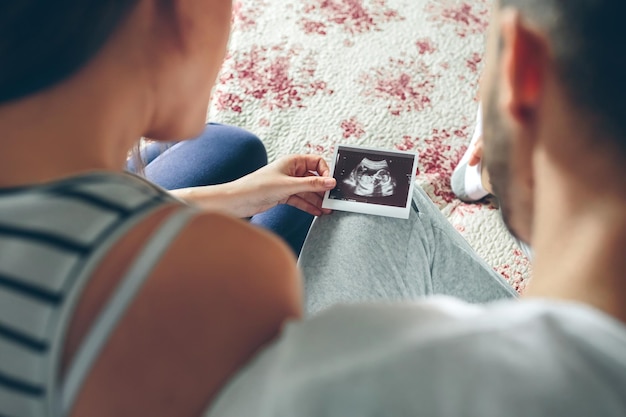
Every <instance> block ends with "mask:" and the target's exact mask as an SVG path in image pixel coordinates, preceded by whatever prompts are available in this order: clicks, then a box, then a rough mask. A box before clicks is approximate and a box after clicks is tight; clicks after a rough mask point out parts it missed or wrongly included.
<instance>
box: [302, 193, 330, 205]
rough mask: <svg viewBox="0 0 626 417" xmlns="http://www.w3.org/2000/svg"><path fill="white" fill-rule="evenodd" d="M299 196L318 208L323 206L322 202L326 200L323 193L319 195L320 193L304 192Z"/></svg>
mask: <svg viewBox="0 0 626 417" xmlns="http://www.w3.org/2000/svg"><path fill="white" fill-rule="evenodd" d="M298 197H300V198H302V199H304V200H306V201H308V202H309V203H311V204H313V205H314V206H315V207H317V208H322V202H323V201H324V195H323V194H322V195H319V194H318V193H302V194H298Z"/></svg>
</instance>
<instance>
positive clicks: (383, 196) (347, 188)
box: [325, 146, 417, 217]
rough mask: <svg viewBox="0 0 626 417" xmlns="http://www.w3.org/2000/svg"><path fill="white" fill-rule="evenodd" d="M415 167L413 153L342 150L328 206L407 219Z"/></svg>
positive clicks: (340, 150)
mask: <svg viewBox="0 0 626 417" xmlns="http://www.w3.org/2000/svg"><path fill="white" fill-rule="evenodd" d="M416 163H417V155H415V154H414V153H409V152H399V151H382V150H374V149H367V148H358V147H349V146H339V147H338V148H337V151H336V156H335V165H334V170H333V176H334V177H335V179H336V180H337V186H336V187H335V189H333V190H331V191H330V192H328V193H327V196H326V198H325V203H326V204H325V206H326V207H328V208H331V209H338V210H347V211H356V212H360V213H368V214H380V215H390V216H392V217H404V214H405V212H406V213H407V217H408V207H409V202H410V199H409V197H410V192H411V190H412V183H413V176H414V174H415V170H416ZM351 203H354V204H351ZM375 206H379V207H380V208H378V209H377V208H375ZM385 207H387V208H388V209H385ZM394 209H395V210H396V211H394ZM405 209H406V210H405ZM397 210H401V211H397Z"/></svg>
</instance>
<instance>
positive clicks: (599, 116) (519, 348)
mask: <svg viewBox="0 0 626 417" xmlns="http://www.w3.org/2000/svg"><path fill="white" fill-rule="evenodd" d="M495 9H496V10H495V11H494V14H493V18H492V20H491V31H490V32H491V33H490V36H489V42H488V52H487V66H486V74H485V80H484V84H483V87H482V94H483V103H484V114H483V115H484V155H483V163H484V164H485V165H486V168H487V170H488V172H489V175H490V177H491V183H492V185H493V189H494V193H495V194H496V195H498V196H499V198H500V203H501V207H502V214H503V217H504V219H505V222H506V223H507V225H508V227H509V228H510V230H511V232H512V233H513V234H514V235H515V236H516V237H517V238H519V239H520V240H521V241H523V242H526V243H529V244H531V245H532V247H533V250H534V265H533V278H532V282H531V284H530V285H529V287H528V288H527V290H526V292H525V294H524V297H523V298H522V299H521V300H516V299H508V300H502V299H506V298H510V297H514V294H513V292H512V291H511V289H510V288H509V287H507V286H506V284H505V283H504V282H503V281H502V280H501V279H500V278H499V277H498V276H497V275H496V274H494V273H493V272H492V271H490V269H489V267H488V266H486V265H485V264H484V263H483V262H482V261H480V260H479V259H478V258H477V256H476V255H475V254H474V253H473V251H472V250H471V249H470V248H469V246H467V244H466V243H465V242H464V241H463V240H462V239H461V238H460V236H459V235H458V234H456V232H455V231H454V229H452V227H451V226H450V225H449V224H448V223H447V222H446V221H445V219H444V218H443V217H442V216H441V215H440V213H439V212H438V211H437V210H436V209H435V208H434V207H433V206H432V204H430V202H429V201H428V200H427V198H426V197H425V196H424V194H423V193H422V192H421V191H418V192H417V193H416V194H415V197H414V199H413V203H414V204H413V212H412V213H411V217H410V219H409V221H408V222H407V221H402V220H396V219H386V218H380V217H373V216H364V215H357V214H349V213H336V214H334V215H333V216H326V217H324V218H320V219H318V220H317V221H316V224H315V225H314V227H313V229H312V231H311V233H310V236H309V238H308V239H307V242H306V244H305V248H304V251H303V254H302V258H301V267H302V268H303V271H304V273H305V276H306V282H305V288H306V293H307V307H308V310H309V312H310V313H314V312H318V311H321V310H325V309H326V308H327V307H330V306H331V305H333V304H336V303H338V302H347V301H367V300H381V299H384V300H418V301H416V302H413V303H404V304H396V305H388V304H387V305H381V304H373V305H352V306H336V307H332V308H330V309H328V310H326V311H323V312H321V313H320V314H318V315H316V316H315V317H313V318H311V319H308V320H305V321H304V322H302V323H294V324H291V325H289V326H288V327H287V328H286V330H285V331H284V334H283V335H282V337H281V338H280V340H278V341H277V342H276V343H275V344H274V345H273V346H271V347H269V348H268V349H266V350H265V351H264V352H263V353H261V354H260V355H259V357H258V358H257V359H256V360H255V361H253V363H252V364H250V365H249V366H248V367H247V368H246V369H245V370H243V371H242V372H241V373H240V375H239V376H238V377H237V378H236V379H235V381H233V382H232V383H231V384H230V386H229V387H228V388H227V389H226V390H225V391H224V392H223V393H222V395H221V397H220V398H219V399H218V401H217V403H216V404H215V405H214V407H213V408H212V413H211V414H210V415H211V416H222V415H224V416H227V415H228V416H245V415H255V416H300V417H309V416H341V417H347V416H417V415H423V416H475V417H491V416H493V417H500V416H568V417H572V416H615V417H617V416H622V417H623V416H625V415H626V326H625V324H626V273H625V272H624V271H626V256H625V255H626V105H624V103H623V97H625V96H626V84H625V83H624V80H623V78H622V77H623V74H625V73H626V53H624V52H626V51H624V50H623V49H624V48H623V46H619V45H618V43H617V42H619V41H621V40H623V39H626V25H624V24H623V22H622V21H621V19H622V17H623V16H624V15H626V4H625V3H624V2H621V1H617V0H579V1H564V0H501V1H500V2H498V4H497V5H496V6H495ZM432 294H435V295H446V296H453V297H456V299H455V298H450V297H445V298H443V297H433V298H429V299H426V300H419V299H420V298H422V297H423V296H425V295H432ZM459 299H462V300H464V301H461V300H459ZM499 299H500V301H496V300H499ZM468 301H469V302H477V303H483V302H487V301H490V303H488V304H484V305H471V304H467V303H466V302H468Z"/></svg>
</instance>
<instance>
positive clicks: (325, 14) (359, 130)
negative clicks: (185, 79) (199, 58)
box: [208, 0, 530, 291]
mask: <svg viewBox="0 0 626 417" xmlns="http://www.w3.org/2000/svg"><path fill="white" fill-rule="evenodd" d="M488 21H489V2H488V1H486V0H471V1H470V0H465V1H463V0H239V1H235V4H234V15H233V34H232V37H231V41H230V47H229V52H228V55H227V58H226V62H225V65H224V68H223V70H222V73H221V75H220V77H219V80H218V84H217V86H216V88H215V91H214V96H213V100H212V104H211V108H210V110H209V115H208V117H209V119H210V120H211V121H215V122H220V123H228V124H233V125H237V126H241V127H244V128H247V129H249V130H251V131H252V132H254V133H256V134H257V135H259V136H260V137H261V138H262V140H263V142H264V143H265V146H266V148H267V150H268V154H269V156H270V159H271V160H273V159H275V158H277V157H280V156H283V155H287V154H290V153H315V154H320V155H323V156H324V157H326V159H327V160H330V158H331V157H332V152H333V150H334V146H335V145H336V144H338V143H342V144H349V145H359V146H369V147H375V148H383V149H400V150H413V151H416V152H417V153H418V154H419V158H420V160H419V172H418V175H417V182H418V184H420V185H421V186H422V187H423V188H424V189H425V190H426V191H427V192H428V193H429V195H430V196H431V198H432V199H433V201H434V202H435V204H437V205H438V206H439V208H440V209H441V211H442V213H443V214H444V215H445V216H446V217H447V218H448V219H449V220H450V222H451V223H452V224H453V225H454V227H455V228H456V229H457V230H458V231H459V232H460V233H461V234H463V236H464V237H465V238H466V239H467V240H468V241H469V242H470V244H471V245H472V246H473V247H474V248H475V249H476V251H477V252H478V253H479V254H480V256H482V257H483V258H484V259H485V260H486V261H487V262H488V263H489V264H490V265H491V266H492V267H493V268H494V269H495V270H496V271H498V272H499V273H500V274H502V275H503V276H504V277H505V278H506V279H507V280H508V281H509V282H510V283H511V285H513V286H514V288H516V289H517V290H518V291H523V289H524V287H525V284H526V282H527V280H528V277H529V274H530V267H529V262H528V260H527V259H526V258H525V256H524V255H523V254H522V252H521V251H520V250H519V248H518V247H517V245H516V243H515V242H514V241H513V239H512V238H511V237H510V236H509V234H508V233H507V231H506V230H505V228H504V226H503V224H502V221H501V219H500V215H499V213H498V211H497V209H496V208H495V207H493V206H492V205H490V204H489V203H483V204H478V205H469V204H465V203H462V202H460V201H458V200H456V199H455V198H454V195H453V194H452V192H451V189H450V175H451V173H452V170H453V169H454V167H455V165H456V163H457V162H458V161H459V160H460V158H461V156H462V155H463V152H464V151H465V149H466V146H467V144H468V143H469V140H470V137H471V135H472V133H473V126H474V123H475V120H474V119H475V114H476V109H477V92H478V80H479V77H480V72H481V68H482V61H483V53H484V36H485V30H486V28H487V25H488Z"/></svg>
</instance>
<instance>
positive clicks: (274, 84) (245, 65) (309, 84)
mask: <svg viewBox="0 0 626 417" xmlns="http://www.w3.org/2000/svg"><path fill="white" fill-rule="evenodd" d="M303 53H304V52H303V51H302V50H301V48H297V47H293V46H292V47H288V46H287V45H286V44H284V43H283V44H280V45H273V46H260V45H253V46H252V48H251V49H250V50H249V51H245V52H242V53H241V54H239V55H238V56H237V57H233V65H232V69H231V70H230V71H226V72H224V73H223V74H222V76H221V77H220V83H221V84H222V86H225V85H226V86H227V85H228V84H230V83H233V84H237V86H238V87H239V88H240V89H241V90H242V93H240V94H234V93H229V92H227V91H225V89H219V90H218V92H217V94H216V96H215V98H214V99H215V101H216V103H217V108H218V110H230V111H233V112H236V113H241V112H242V111H243V106H244V104H245V102H246V101H248V100H258V101H260V102H261V107H263V108H265V109H268V110H276V109H287V108H290V107H296V108H303V107H305V106H306V104H305V99H306V98H308V97H312V96H315V95H316V94H332V93H333V90H331V89H330V88H328V86H327V84H326V82H325V81H323V80H321V79H318V78H317V77H316V72H317V63H316V61H315V54H314V53H312V52H309V53H306V55H304V58H303V59H302V60H301V62H300V64H299V65H294V58H296V57H302V55H303Z"/></svg>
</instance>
